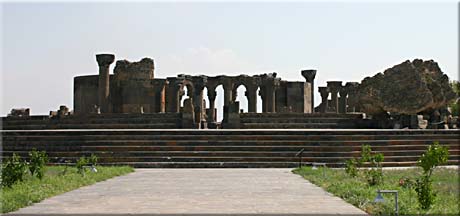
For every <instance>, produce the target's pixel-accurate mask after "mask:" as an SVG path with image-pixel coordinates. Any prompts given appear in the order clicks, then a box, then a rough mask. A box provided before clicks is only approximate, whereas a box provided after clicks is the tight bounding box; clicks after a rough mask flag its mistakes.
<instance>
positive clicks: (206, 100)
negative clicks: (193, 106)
mask: <svg viewBox="0 0 460 216" xmlns="http://www.w3.org/2000/svg"><path fill="white" fill-rule="evenodd" d="M203 100H204V102H205V107H203V109H208V108H209V98H208V88H207V87H204V89H203Z"/></svg>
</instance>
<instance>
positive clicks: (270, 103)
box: [265, 85, 276, 112]
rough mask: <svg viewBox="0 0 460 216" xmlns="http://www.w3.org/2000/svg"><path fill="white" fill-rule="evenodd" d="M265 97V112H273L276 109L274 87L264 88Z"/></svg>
mask: <svg viewBox="0 0 460 216" xmlns="http://www.w3.org/2000/svg"><path fill="white" fill-rule="evenodd" d="M265 90H266V94H265V95H266V96H267V112H275V109H276V104H275V101H276V94H275V90H276V88H275V86H274V85H268V86H267V87H266V88H265Z"/></svg>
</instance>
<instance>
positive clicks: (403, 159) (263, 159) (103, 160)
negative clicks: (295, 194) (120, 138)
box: [3, 155, 460, 163]
mask: <svg viewBox="0 0 460 216" xmlns="http://www.w3.org/2000/svg"><path fill="white" fill-rule="evenodd" d="M6 158H8V157H6V156H4V157H3V159H6ZM351 158H352V157H350V156H337V157H321V156H315V157H303V158H302V162H319V163H328V162H329V163H333V162H343V163H345V161H346V160H348V159H351ZM419 158H420V156H387V157H385V161H387V162H407V161H417V160H418V159H419ZM64 159H68V160H71V161H77V159H78V157H67V158H64ZM459 159H460V155H449V160H459ZM98 161H100V162H101V163H115V162H298V161H299V158H297V157H190V156H184V157H178V156H176V157H171V156H163V157H120V158H114V157H100V158H99V159H98ZM53 162H57V161H53Z"/></svg>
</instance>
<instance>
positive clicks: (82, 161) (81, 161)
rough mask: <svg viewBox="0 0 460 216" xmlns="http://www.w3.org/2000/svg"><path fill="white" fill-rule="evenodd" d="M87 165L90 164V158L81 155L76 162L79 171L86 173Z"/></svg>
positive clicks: (82, 173)
mask: <svg viewBox="0 0 460 216" xmlns="http://www.w3.org/2000/svg"><path fill="white" fill-rule="evenodd" d="M86 165H88V159H87V158H86V157H85V156H82V157H80V158H79V159H78V160H77V163H76V167H77V172H78V173H79V174H81V175H84V174H85V166H86Z"/></svg>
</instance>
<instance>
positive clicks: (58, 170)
mask: <svg viewBox="0 0 460 216" xmlns="http://www.w3.org/2000/svg"><path fill="white" fill-rule="evenodd" d="M64 170H65V167H64V166H50V167H47V170H46V173H45V176H44V177H43V179H42V180H40V179H38V178H36V177H32V176H30V175H27V176H26V177H25V180H24V181H23V182H19V183H16V184H14V185H13V186H12V187H11V188H8V187H5V188H2V191H1V196H0V205H1V206H0V207H1V212H2V213H6V212H11V211H15V210H17V209H19V208H22V207H24V206H28V205H31V204H33V203H36V202H40V201H41V200H43V199H46V198H48V197H52V196H55V195H58V194H62V193H64V192H67V191H71V190H74V189H77V188H79V187H82V186H86V185H90V184H94V183H96V182H99V181H104V180H106V179H109V178H112V177H115V176H120V175H124V174H127V173H130V172H132V171H134V169H133V168H131V167H128V166H119V167H103V166H98V167H97V170H98V172H97V173H93V172H90V171H86V172H85V175H84V176H82V175H81V174H78V173H77V169H76V168H74V167H68V169H67V171H66V172H65V173H64V172H63V171H64Z"/></svg>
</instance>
